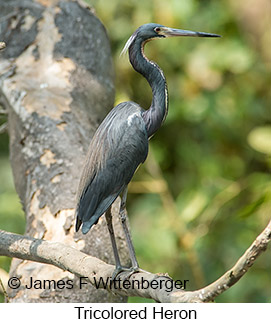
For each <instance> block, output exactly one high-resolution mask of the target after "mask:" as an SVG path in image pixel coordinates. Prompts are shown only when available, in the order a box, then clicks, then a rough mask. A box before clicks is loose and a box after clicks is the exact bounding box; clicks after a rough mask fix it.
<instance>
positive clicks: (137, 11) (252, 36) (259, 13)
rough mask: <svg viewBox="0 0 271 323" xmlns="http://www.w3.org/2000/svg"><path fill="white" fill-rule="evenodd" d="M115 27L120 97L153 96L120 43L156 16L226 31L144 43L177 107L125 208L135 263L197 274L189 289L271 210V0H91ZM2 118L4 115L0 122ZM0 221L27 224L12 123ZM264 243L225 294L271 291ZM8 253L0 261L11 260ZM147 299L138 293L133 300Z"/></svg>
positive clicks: (214, 274)
mask: <svg viewBox="0 0 271 323" xmlns="http://www.w3.org/2000/svg"><path fill="white" fill-rule="evenodd" d="M87 2H88V4H90V5H91V6H92V7H93V8H94V9H95V11H96V14H97V16H98V17H99V18H100V19H101V21H102V22H103V24H104V25H105V28H106V29H107V32H108V36H109V38H110V42H111V47H112V53H113V58H114V64H115V70H116V102H115V103H116V104H117V103H119V102H121V101H126V100H133V101H135V102H137V103H139V104H140V105H141V106H142V107H144V108H148V107H149V105H150V102H151V91H150V89H149V86H148V84H147V82H146V81H145V79H144V78H143V77H142V76H140V75H139V74H137V73H136V72H135V71H134V70H133V69H132V67H131V66H130V64H129V61H128V56H123V57H119V54H120V52H121V50H122V48H123V46H124V44H125V42H126V40H127V39H128V38H129V37H130V35H131V34H132V33H133V32H134V30H135V29H136V28H137V27H138V26H140V25H142V24H144V23H148V22H156V23H159V24H163V25H166V26H169V27H175V28H182V29H190V30H195V31H205V32H211V33H217V34H220V35H222V36H223V37H222V38H220V39H204V38H199V39H197V38H182V39H177V38H176V39H173V38H172V39H164V40H161V41H153V42H151V43H150V44H147V45H146V47H145V53H146V55H147V56H148V57H149V58H150V59H152V60H154V61H156V62H157V63H158V64H159V65H160V67H161V68H162V69H163V71H164V74H165V76H166V78H167V82H168V88H169V113H168V118H167V120H166V122H165V123H164V125H163V127H162V128H161V129H160V130H159V131H158V132H157V134H156V135H155V136H154V137H153V138H152V140H151V141H150V154H149V157H148V159H147V161H146V162H145V164H144V165H143V166H142V167H141V168H140V169H139V170H138V172H137V173H136V175H135V176H134V180H133V182H132V183H131V184H130V186H129V195H128V205H127V208H128V212H129V218H130V222H131V230H132V236H133V240H134V244H135V248H136V253H137V257H138V260H139V264H140V266H141V267H142V268H144V269H146V270H148V271H151V272H167V273H168V274H169V275H170V276H171V277H173V278H174V279H182V280H184V279H189V284H188V289H191V290H193V289H197V288H201V287H203V286H204V285H205V284H209V283H211V282H213V281H214V280H216V279H217V278H218V277H220V276H221V275H222V274H224V273H225V272H226V271H227V270H228V269H230V267H231V266H233V265H234V263H235V262H236V261H237V259H238V258H239V257H240V256H241V255H242V254H243V253H244V251H245V250H246V249H247V248H248V247H249V246H250V244H251V243H252V242H253V241H254V239H255V238H256V237H257V235H258V234H259V233H260V232H261V231H262V230H263V229H264V227H265V226H266V225H267V223H268V221H269V219H270V214H271V181H270V168H271V158H270V156H271V91H270V86H271V73H270V72H271V3H270V1H269V0H239V1H234V0H221V1H215V0H209V1H199V0H189V1H187V0H167V1H165V0H149V1H144V2H143V1H136V0H130V1H124V0H111V1H106V0H89V1H87ZM5 122H6V119H5V117H4V116H1V115H0V126H1V124H4V123H5ZM0 183H1V185H0V228H1V229H4V230H7V231H11V232H16V233H23V232H24V215H23V212H22V210H21V206H20V203H19V201H18V198H17V195H16V193H15V191H14V186H13V181H12V175H11V170H10V165H9V160H8V135H7V134H6V133H3V134H0ZM270 258H271V256H270V247H269V251H267V252H265V253H264V254H263V255H262V256H261V257H260V258H259V259H258V260H257V261H256V263H255V265H254V266H253V267H252V268H251V269H250V270H249V272H248V274H246V275H245V276H244V277H243V278H242V279H241V280H240V281H239V282H238V283H237V284H236V285H235V286H234V287H232V288H231V289H229V290H228V291H227V292H225V293H224V294H223V295H221V296H219V297H218V298H217V299H216V301H217V302H270V301H271V261H270ZM9 262H10V261H9V259H8V258H5V257H0V268H4V269H5V270H6V271H8V270H9ZM140 301H144V302H145V301H149V300H145V299H140V298H130V302H140Z"/></svg>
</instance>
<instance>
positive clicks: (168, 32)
mask: <svg viewBox="0 0 271 323" xmlns="http://www.w3.org/2000/svg"><path fill="white" fill-rule="evenodd" d="M160 33H161V34H163V35H164V36H166V37H181V36H183V37H185V36H187V37H221V36H220V35H217V34H210V33H204V32H199V31H190V30H182V29H174V28H167V27H165V28H161V32H160Z"/></svg>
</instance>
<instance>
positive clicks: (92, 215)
mask: <svg viewBox="0 0 271 323" xmlns="http://www.w3.org/2000/svg"><path fill="white" fill-rule="evenodd" d="M141 112H142V111H141V108H140V107H139V106H138V105H137V104H135V103H133V102H125V103H122V104H120V105H118V106H117V107H115V108H114V109H113V110H112V111H111V112H110V113H109V114H108V115H107V117H106V118H105V119H104V121H103V122H102V123H101V125H100V127H99V128H98V130H97V131H96V133H95V135H94V137H93V139H92V141H91V144H90V147H89V151H88V155H87V160H86V163H85V167H84V170H83V174H82V177H81V181H80V185H79V193H78V198H77V200H78V204H77V224H76V229H77V230H78V229H79V227H80V225H81V223H83V228H82V232H83V233H87V232H88V231H89V229H90V228H91V226H92V225H93V224H95V223H97V221H98V219H99V217H100V216H101V215H102V214H103V213H104V212H105V211H106V210H107V209H108V208H109V207H110V205H111V204H112V203H113V202H114V200H115V199H116V198H117V197H118V195H119V194H120V193H121V192H122V190H123V189H124V188H125V186H127V185H128V183H129V182H130V181H131V179H132V177H133V174H134V172H135V171H136V169H137V167H138V166H139V165H140V164H141V163H143V162H144V161H145V159H146V157H147V154H148V136H147V132H146V129H145V123H144V121H143V119H142V116H141Z"/></svg>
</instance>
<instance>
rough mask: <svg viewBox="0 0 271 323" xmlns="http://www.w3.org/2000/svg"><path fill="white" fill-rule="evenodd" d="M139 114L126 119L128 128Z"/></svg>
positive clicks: (136, 113)
mask: <svg viewBox="0 0 271 323" xmlns="http://www.w3.org/2000/svg"><path fill="white" fill-rule="evenodd" d="M139 115H140V114H139V113H138V112H135V113H133V114H131V115H130V116H129V117H128V119H127V123H128V126H130V125H131V124H132V122H133V119H134V118H136V117H138V116H139Z"/></svg>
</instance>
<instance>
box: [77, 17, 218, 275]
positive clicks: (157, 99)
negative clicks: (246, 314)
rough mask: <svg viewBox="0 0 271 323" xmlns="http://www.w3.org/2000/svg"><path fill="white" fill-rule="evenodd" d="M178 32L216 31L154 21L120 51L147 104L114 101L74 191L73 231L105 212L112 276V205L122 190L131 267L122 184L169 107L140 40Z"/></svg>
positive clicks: (163, 82)
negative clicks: (147, 94)
mask: <svg viewBox="0 0 271 323" xmlns="http://www.w3.org/2000/svg"><path fill="white" fill-rule="evenodd" d="M178 36H192V37H219V35H216V34H209V33H203V32H194V31H188V30H180V29H173V28H168V27H165V26H162V25H158V24H154V23H151V24H145V25H142V26H141V27H139V28H138V29H137V30H136V31H135V32H134V33H133V35H132V36H131V37H130V38H129V40H128V41H127V43H126V45H125V47H124V49H123V51H126V50H128V51H129V58H130V62H131V64H132V66H133V68H134V69H135V70H136V71H137V72H138V73H140V74H141V75H143V76H144V77H145V78H146V79H147V81H148V82H149V84H150V86H151V89H152V95H153V97H152V103H151V106H150V108H149V109H148V110H144V109H142V108H141V107H140V106H139V105H138V104H137V103H135V102H123V103H120V104H118V105H117V106H116V107H114V108H113V109H112V110H111V111H110V112H109V114H108V115H107V116H106V118H105V119H104V120H103V122H102V123H101V124H100V126H99V128H98V129H97V131H96V133H95V134H94V136H93V138H92V141H91V143H90V146H89V149H88V153H87V157H86V161H85V165H84V168H83V173H82V176H81V180H80V184H79V189H78V194H77V208H76V214H77V218H76V231H78V230H79V228H80V226H81V224H83V226H82V232H83V233H84V234H86V233H87V232H88V231H89V230H90V228H91V227H92V226H93V225H94V224H96V223H97V222H98V219H99V218H100V217H101V216H102V215H103V213H105V217H106V221H107V226H108V230H109V233H110V238H111V242H112V247H113V252H114V257H115V262H116V269H115V272H114V277H116V275H117V274H118V273H119V272H121V271H123V270H125V269H124V268H123V267H122V266H121V263H120V258H119V254H118V249H117V245H116V240H115V236H114V230H113V226H112V215H111V205H112V203H113V202H114V201H115V199H116V198H117V197H118V196H119V195H121V202H120V210H119V215H120V219H121V223H122V226H123V230H124V233H125V237H126V240H127V245H128V248H129V254H130V258H131V262H132V268H130V270H131V272H135V271H137V270H138V269H139V266H138V262H137V259H136V256H135V250H134V247H133V244H132V240H131V237H130V234H129V231H128V228H127V225H126V209H125V204H126V197H127V185H128V184H129V182H130V181H131V179H132V177H133V175H134V172H135V171H136V169H137V168H138V166H139V165H140V164H142V163H144V161H145V159H146V158H147V155H148V140H149V139H150V137H151V136H152V135H153V134H154V133H155V132H156V131H157V129H158V128H159V127H161V125H162V123H163V121H164V120H165V118H166V115H167V110H168V92H167V83H166V80H165V77H164V74H163V71H162V70H161V69H160V67H159V66H158V65H157V64H156V63H154V62H152V61H150V60H148V58H147V57H146V56H145V55H144V52H143V50H144V45H145V44H146V42H148V41H149V40H152V39H156V38H166V37H178Z"/></svg>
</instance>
